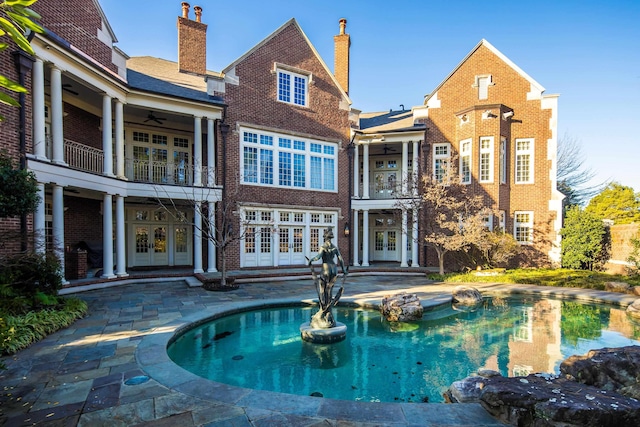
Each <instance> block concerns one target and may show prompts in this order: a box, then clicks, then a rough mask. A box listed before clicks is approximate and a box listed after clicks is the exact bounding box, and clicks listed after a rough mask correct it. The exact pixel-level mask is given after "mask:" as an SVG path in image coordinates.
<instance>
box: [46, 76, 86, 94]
mask: <svg viewBox="0 0 640 427" xmlns="http://www.w3.org/2000/svg"><path fill="white" fill-rule="evenodd" d="M46 85H47V86H51V82H49V81H48V80H47V83H46ZM72 87H73V86H72V85H71V83H63V84H62V90H64V91H67V92H69V93H70V94H72V95H76V96H77V95H78V92H76V91H75V90H73V89H71V88H72Z"/></svg>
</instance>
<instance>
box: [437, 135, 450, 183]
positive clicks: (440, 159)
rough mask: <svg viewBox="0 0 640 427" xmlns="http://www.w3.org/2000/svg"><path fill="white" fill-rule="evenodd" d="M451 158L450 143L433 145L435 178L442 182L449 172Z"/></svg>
mask: <svg viewBox="0 0 640 427" xmlns="http://www.w3.org/2000/svg"><path fill="white" fill-rule="evenodd" d="M450 158H451V153H450V144H448V143H447V144H434V145H433V178H434V179H435V180H436V181H438V182H442V181H443V180H444V179H445V176H446V175H447V174H448V168H449V160H450Z"/></svg>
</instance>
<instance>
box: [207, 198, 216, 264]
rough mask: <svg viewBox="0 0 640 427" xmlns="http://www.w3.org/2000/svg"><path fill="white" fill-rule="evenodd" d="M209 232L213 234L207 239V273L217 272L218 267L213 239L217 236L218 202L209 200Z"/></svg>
mask: <svg viewBox="0 0 640 427" xmlns="http://www.w3.org/2000/svg"><path fill="white" fill-rule="evenodd" d="M208 212H209V233H210V234H211V235H212V237H210V238H209V239H207V273H215V272H217V271H218V270H217V269H216V244H215V242H214V241H213V239H214V238H215V237H216V204H215V202H209V209H208Z"/></svg>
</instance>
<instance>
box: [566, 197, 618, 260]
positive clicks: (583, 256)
mask: <svg viewBox="0 0 640 427" xmlns="http://www.w3.org/2000/svg"><path fill="white" fill-rule="evenodd" d="M560 234H561V235H562V266H563V267H565V268H573V269H580V270H598V269H600V268H601V267H602V265H604V263H605V262H606V260H607V259H608V239H607V235H608V233H607V229H606V227H605V225H604V223H603V222H602V219H601V218H600V217H598V216H596V215H595V214H594V213H592V212H590V211H587V210H583V209H581V208H580V206H573V207H571V208H569V209H567V212H566V217H565V220H564V227H562V230H561V231H560Z"/></svg>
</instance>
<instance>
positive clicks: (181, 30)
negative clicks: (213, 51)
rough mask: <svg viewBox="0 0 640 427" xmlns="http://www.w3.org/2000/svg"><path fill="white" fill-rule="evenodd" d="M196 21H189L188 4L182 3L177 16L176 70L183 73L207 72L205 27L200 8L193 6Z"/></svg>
mask: <svg viewBox="0 0 640 427" xmlns="http://www.w3.org/2000/svg"><path fill="white" fill-rule="evenodd" d="M193 10H194V11H195V13H196V20H195V21H193V20H191V19H189V3H187V2H182V16H178V24H177V25H178V69H179V70H180V71H181V72H184V73H193V74H202V75H204V74H206V72H207V25H206V24H203V23H202V22H200V21H201V19H202V8H201V7H200V6H195V7H194V8H193Z"/></svg>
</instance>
